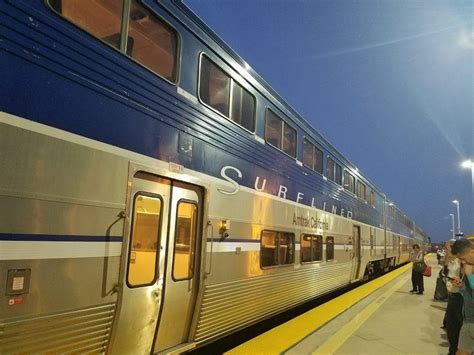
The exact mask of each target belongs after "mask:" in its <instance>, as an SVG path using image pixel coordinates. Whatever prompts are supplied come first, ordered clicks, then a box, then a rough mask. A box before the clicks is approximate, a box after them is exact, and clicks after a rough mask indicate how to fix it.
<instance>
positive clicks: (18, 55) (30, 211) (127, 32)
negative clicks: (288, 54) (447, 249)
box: [0, 0, 426, 354]
mask: <svg viewBox="0 0 474 355" xmlns="http://www.w3.org/2000/svg"><path fill="white" fill-rule="evenodd" d="M0 71H1V78H2V79H1V86H0V162H1V169H0V285H1V287H2V289H3V291H2V293H1V295H0V300H1V303H0V353H12V352H15V351H21V352H22V353H41V352H51V353H56V352H57V353H68V352H74V353H79V352H81V353H82V352H84V353H85V352H106V353H117V354H120V353H123V354H131V353H137V354H140V353H150V352H153V353H169V352H173V351H174V352H182V351H185V350H187V349H191V348H194V347H196V346H200V345H202V344H205V343H208V342H211V341H213V340H215V339H217V338H219V337H222V336H224V335H226V334H229V333H231V332H233V331H236V330H238V329H240V328H243V327H245V326H248V325H249V324H252V323H255V322H257V321H260V320H262V319H264V318H267V317H269V316H272V315H274V314H276V313H278V312H281V311H283V310H286V309H289V308H291V307H294V306H295V305H297V304H300V303H302V302H305V301H307V300H310V299H313V298H315V297H318V296H319V295H322V294H325V293H328V292H330V291H332V290H335V289H338V288H340V287H343V286H345V285H347V284H349V283H351V282H354V281H357V280H361V279H363V278H367V277H369V276H371V275H372V274H376V273H377V272H382V271H384V270H387V269H388V268H390V267H392V266H395V265H398V264H400V263H403V262H406V261H407V260H408V255H409V250H410V248H411V245H412V244H413V243H415V242H418V243H419V244H421V243H423V242H424V240H425V239H426V235H425V234H424V233H423V231H422V230H421V229H420V228H419V227H418V226H415V223H414V222H413V221H412V220H411V219H410V218H409V217H407V216H406V215H405V214H403V212H402V211H400V209H398V208H397V206H396V205H395V204H394V203H393V202H392V201H389V200H388V199H387V198H386V196H385V195H384V194H383V192H382V191H380V190H379V189H378V188H377V187H376V186H374V185H373V184H372V183H371V182H370V181H369V180H368V179H367V178H366V177H365V176H364V175H363V174H362V173H361V172H360V171H359V170H358V169H357V168H356V167H355V166H354V165H353V164H351V163H350V162H349V161H348V160H347V159H346V158H345V157H344V156H342V155H341V154H340V153H339V152H338V151H337V150H336V149H335V148H334V147H333V146H332V145H331V144H330V143H329V142H327V141H326V140H325V139H324V138H323V137H321V136H320V135H319V134H318V133H317V132H316V131H315V130H314V128H312V127H311V126H310V125H309V124H308V122H307V121H305V120H304V119H303V118H302V117H301V116H299V115H298V113H296V112H295V110H293V109H292V108H291V107H290V106H289V105H288V104H286V103H285V102H284V100H283V99H282V98H281V97H279V96H278V94H276V93H275V92H274V91H273V90H272V89H271V88H270V87H269V85H268V84H266V83H265V82H264V81H263V80H262V79H261V78H260V77H259V76H258V75H257V74H256V73H255V72H254V71H253V70H252V69H251V68H250V67H249V66H248V65H247V64H246V63H245V62H244V61H243V60H242V59H241V58H239V56H238V55H236V54H235V53H234V52H233V51H232V50H231V49H230V48H229V47H228V46H226V45H225V44H224V43H223V41H221V40H220V39H219V38H218V37H217V36H216V35H215V34H214V33H213V32H212V31H211V30H210V29H209V28H208V27H206V25H205V24H203V23H202V22H201V21H200V20H199V19H198V18H197V17H196V16H195V15H194V14H193V13H192V12H191V11H190V10H189V9H188V8H186V6H185V5H184V4H182V3H181V2H180V1H179V0H161V1H154V0H143V1H138V0H123V1H122V0H89V1H84V0H28V1H27V0H15V1H13V0H1V1H0Z"/></svg>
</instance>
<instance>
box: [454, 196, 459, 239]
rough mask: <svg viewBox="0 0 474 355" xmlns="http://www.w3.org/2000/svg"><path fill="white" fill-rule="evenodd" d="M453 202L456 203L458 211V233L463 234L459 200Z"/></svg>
mask: <svg viewBox="0 0 474 355" xmlns="http://www.w3.org/2000/svg"><path fill="white" fill-rule="evenodd" d="M453 203H454V204H455V205H456V207H457V211H458V235H459V236H461V217H460V216H459V201H458V200H454V201H453Z"/></svg>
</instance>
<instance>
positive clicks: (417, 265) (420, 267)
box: [410, 244, 426, 295]
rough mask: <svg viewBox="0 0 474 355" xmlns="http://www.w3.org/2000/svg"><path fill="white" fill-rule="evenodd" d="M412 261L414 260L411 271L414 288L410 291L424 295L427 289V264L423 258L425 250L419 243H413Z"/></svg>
mask: <svg viewBox="0 0 474 355" xmlns="http://www.w3.org/2000/svg"><path fill="white" fill-rule="evenodd" d="M410 261H411V262H413V269H412V271H411V283H412V285H413V288H412V289H411V290H410V293H416V294H417V295H422V294H423V291H424V290H425V288H424V286H423V271H425V268H426V264H425V262H424V259H423V252H422V251H421V249H420V246H419V245H418V244H413V251H412V252H411V254H410Z"/></svg>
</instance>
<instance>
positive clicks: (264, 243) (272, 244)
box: [260, 230, 295, 267]
mask: <svg viewBox="0 0 474 355" xmlns="http://www.w3.org/2000/svg"><path fill="white" fill-rule="evenodd" d="M294 250H295V235H294V234H293V233H286V232H276V231H267V230H264V231H263V232H262V237H261V241H260V265H261V267H269V266H278V265H287V264H293V262H294V256H295V253H294Z"/></svg>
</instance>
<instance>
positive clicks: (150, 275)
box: [127, 194, 162, 287]
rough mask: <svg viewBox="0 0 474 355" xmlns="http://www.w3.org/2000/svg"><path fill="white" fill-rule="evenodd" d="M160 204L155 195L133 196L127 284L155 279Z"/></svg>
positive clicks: (137, 283) (149, 281) (149, 282)
mask: <svg viewBox="0 0 474 355" xmlns="http://www.w3.org/2000/svg"><path fill="white" fill-rule="evenodd" d="M161 206H162V202H161V199H160V198H159V197H157V196H148V195H143V194H137V195H136V196H135V201H134V206H133V225H132V234H131V240H130V245H131V247H130V256H129V261H128V273H127V283H128V285H129V286H132V287H133V286H144V285H150V284H152V283H153V282H154V281H155V277H156V260H157V245H158V241H159V240H160V221H161Z"/></svg>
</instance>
